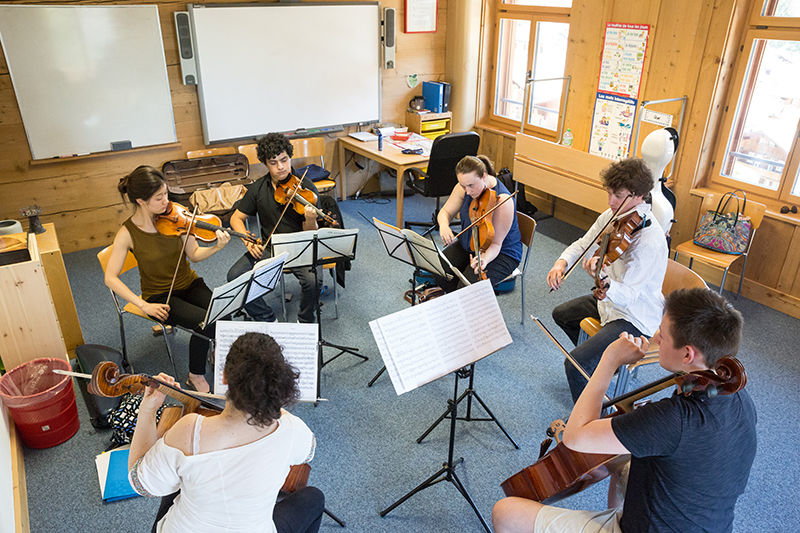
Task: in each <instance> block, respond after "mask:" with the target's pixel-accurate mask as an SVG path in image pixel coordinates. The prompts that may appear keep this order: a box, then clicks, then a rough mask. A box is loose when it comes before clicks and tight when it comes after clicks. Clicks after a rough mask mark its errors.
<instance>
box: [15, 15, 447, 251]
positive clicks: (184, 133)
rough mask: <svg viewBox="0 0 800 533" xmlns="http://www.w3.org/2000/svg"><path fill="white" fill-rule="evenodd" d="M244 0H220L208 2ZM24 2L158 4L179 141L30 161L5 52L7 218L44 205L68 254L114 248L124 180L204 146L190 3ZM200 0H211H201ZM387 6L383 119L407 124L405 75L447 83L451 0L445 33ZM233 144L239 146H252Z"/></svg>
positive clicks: (330, 147) (332, 158)
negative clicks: (416, 30)
mask: <svg viewBox="0 0 800 533" xmlns="http://www.w3.org/2000/svg"><path fill="white" fill-rule="evenodd" d="M326 1H335V0H326ZM237 2H238V0H213V2H209V3H216V4H220V3H237ZM21 3H26V4H37V3H40V4H65V5H66V4H86V5H90V4H145V3H147V4H157V5H158V10H159V17H160V19H161V32H162V37H163V40H164V53H165V58H166V63H167V72H168V76H169V83H170V88H171V93H172V104H173V113H174V116H175V127H176V132H177V136H178V142H177V143H175V144H170V145H163V146H160V147H147V148H139V149H135V150H131V151H126V152H123V153H106V154H96V155H92V156H87V157H81V158H75V159H69V160H61V161H48V162H39V161H37V162H31V156H30V150H29V148H28V143H27V139H26V137H25V130H24V128H23V126H22V119H21V117H20V114H19V108H18V106H17V101H16V97H15V96H14V91H13V87H12V85H11V79H10V76H9V74H8V69H7V67H6V63H5V58H4V57H3V56H2V54H0V219H4V218H17V219H18V218H20V216H19V209H20V208H22V207H25V206H27V205H29V204H32V203H37V204H39V205H40V206H41V207H42V212H43V216H42V218H43V220H45V221H48V222H55V224H56V225H57V227H58V232H59V237H60V239H61V246H62V249H63V250H64V251H65V252H69V251H74V250H80V249H85V248H90V247H96V246H101V245H106V244H109V243H110V242H111V239H112V238H113V235H114V233H115V232H116V230H117V229H118V228H119V224H120V222H121V221H122V220H124V219H125V217H127V216H128V213H129V211H128V208H127V207H126V206H124V205H123V204H122V202H121V200H120V198H119V195H118V194H117V192H116V185H117V182H118V180H119V178H121V177H122V176H123V175H125V174H126V173H128V172H130V171H131V170H133V169H134V168H135V167H136V166H138V165H152V166H155V167H160V166H161V165H162V164H163V163H164V162H165V161H169V160H172V159H181V158H183V157H185V154H186V152H187V151H189V150H196V149H199V148H203V147H204V143H203V137H202V128H201V124H200V111H199V108H198V103H197V90H196V88H195V87H194V86H186V85H183V84H182V83H181V81H180V66H179V62H178V52H177V46H176V40H175V28H174V25H173V18H172V13H173V12H174V11H182V10H185V9H186V3H185V2H175V1H167V0H151V1H145V0H114V1H112V2H108V1H89V0H68V1H65V0H47V1H45V0H30V1H25V2H21ZM195 3H199V4H203V3H206V2H205V1H203V0H200V1H198V2H195ZM380 4H381V8H383V7H393V8H395V9H397V30H398V33H397V61H396V65H397V68H396V69H391V70H383V71H382V88H381V93H382V94H381V100H382V102H381V103H382V114H383V117H382V118H383V120H384V121H386V122H396V123H399V124H403V122H404V120H405V110H406V108H407V106H408V101H409V100H410V99H411V98H412V97H413V96H415V95H417V94H421V92H422V89H421V86H418V87H416V88H413V89H412V88H409V87H408V86H407V84H406V76H407V75H409V74H417V75H418V77H419V79H420V84H421V82H422V81H423V80H435V81H441V80H443V79H444V72H445V40H446V21H447V17H446V14H447V0H439V13H438V15H439V27H438V31H437V32H436V33H426V34H407V33H404V32H403V17H404V9H405V2H404V1H403V0H381V2H380ZM298 31H300V29H299V30H298ZM376 31H377V30H376ZM343 60H346V58H343ZM336 138H337V137H336V136H335V135H329V136H327V137H326V141H327V147H326V153H327V157H326V164H327V166H328V168H330V169H336V168H338V162H337V161H336V157H337V155H336V150H335V144H336ZM230 144H231V145H234V146H235V145H237V144H246V142H244V141H242V142H237V143H230ZM370 170H371V171H370V172H362V173H359V174H354V176H353V178H352V179H350V180H348V183H349V184H352V187H353V188H352V190H351V191H348V192H349V193H352V192H354V191H355V190H356V189H357V188H358V187H359V186H360V185H361V184H362V183H363V182H364V181H365V180H366V179H368V178H369V177H370V176H371V175H374V174H377V172H378V170H379V168H378V167H377V166H374V165H373V166H372V167H371V169H370Z"/></svg>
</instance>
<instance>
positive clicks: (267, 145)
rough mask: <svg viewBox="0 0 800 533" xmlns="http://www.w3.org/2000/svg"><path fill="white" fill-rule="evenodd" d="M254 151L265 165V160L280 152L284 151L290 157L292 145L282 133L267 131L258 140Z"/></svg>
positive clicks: (292, 149)
mask: <svg viewBox="0 0 800 533" xmlns="http://www.w3.org/2000/svg"><path fill="white" fill-rule="evenodd" d="M256 152H257V154H258V160H259V161H261V162H262V163H264V164H265V165H266V164H267V161H269V160H270V159H272V158H273V157H276V156H278V155H280V153H281V152H286V154H287V155H288V156H289V157H292V154H293V153H294V146H292V143H290V142H289V138H288V137H286V135H284V134H283V133H267V134H266V135H264V136H263V137H261V138H260V139H259V140H258V148H257V150H256Z"/></svg>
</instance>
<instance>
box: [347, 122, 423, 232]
mask: <svg viewBox="0 0 800 533" xmlns="http://www.w3.org/2000/svg"><path fill="white" fill-rule="evenodd" d="M347 152H353V153H354V154H359V155H363V156H364V157H366V158H368V159H372V160H373V161H375V162H377V163H380V164H381V165H383V166H385V167H389V168H393V169H394V170H395V171H396V172H397V222H396V224H395V225H396V226H397V227H398V228H402V227H403V174H405V171H406V170H408V169H409V168H411V167H425V166H427V164H428V156H426V155H415V154H404V153H402V152H401V151H400V148H398V147H396V146H395V145H393V144H391V143H389V142H386V140H385V139H384V141H383V150H381V151H378V141H367V142H364V141H359V140H358V139H354V138H352V137H339V179H340V180H341V184H340V186H341V189H340V191H341V198H342V200H345V199H346V198H347V174H346V172H345V166H346V165H345V161H346V160H347V159H346V157H347Z"/></svg>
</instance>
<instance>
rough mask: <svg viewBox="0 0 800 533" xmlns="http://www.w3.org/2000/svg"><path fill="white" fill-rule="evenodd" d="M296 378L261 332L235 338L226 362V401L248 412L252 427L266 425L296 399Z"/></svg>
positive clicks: (289, 366)
mask: <svg viewBox="0 0 800 533" xmlns="http://www.w3.org/2000/svg"><path fill="white" fill-rule="evenodd" d="M299 376H300V373H299V372H297V371H296V370H295V369H294V368H292V367H291V365H289V363H287V362H286V359H284V358H283V350H282V349H281V347H280V345H279V344H278V343H277V342H275V339H273V338H272V337H270V336H269V335H265V334H263V333H245V334H244V335H242V336H241V337H239V338H238V339H236V341H234V343H233V344H232V345H231V349H230V351H229V352H228V358H227V359H226V361H225V379H226V380H227V381H228V401H229V402H231V403H232V404H233V406H234V407H236V408H237V409H239V410H240V411H244V412H245V413H247V414H248V415H249V417H248V419H247V423H248V424H250V425H253V426H259V427H264V426H268V425H269V424H271V423H272V422H273V420H277V419H278V418H280V416H281V407H284V406H287V405H289V404H292V403H294V402H295V401H296V400H297V398H298V396H299V394H300V391H299V390H298V388H297V378H298V377H299Z"/></svg>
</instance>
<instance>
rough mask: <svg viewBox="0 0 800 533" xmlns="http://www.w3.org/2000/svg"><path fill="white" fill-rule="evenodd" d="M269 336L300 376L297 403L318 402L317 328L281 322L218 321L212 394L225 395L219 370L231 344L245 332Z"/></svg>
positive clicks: (225, 387) (223, 364)
mask: <svg viewBox="0 0 800 533" xmlns="http://www.w3.org/2000/svg"><path fill="white" fill-rule="evenodd" d="M251 331H252V332H256V333H266V334H267V335H271V336H272V337H273V338H274V339H275V340H276V341H277V343H278V344H280V345H281V347H282V348H283V356H284V357H285V358H286V360H287V361H288V362H289V364H290V365H292V366H293V367H294V368H295V370H297V371H298V372H299V373H300V377H299V378H298V380H297V385H298V388H299V389H300V401H303V402H315V401H317V376H318V374H319V373H318V372H317V365H318V362H319V361H318V357H319V353H318V351H317V343H318V341H319V329H318V328H317V325H316V324H288V323H283V322H238V321H237V322H234V321H230V320H220V321H218V322H217V335H216V349H215V352H214V355H215V361H214V393H215V394H225V392H227V390H228V387H227V385H225V384H223V383H222V371H223V369H224V368H225V360H226V359H227V357H228V352H229V351H230V349H231V345H232V344H233V342H234V341H235V340H236V339H238V338H239V337H240V336H241V335H243V334H245V333H248V332H251Z"/></svg>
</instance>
